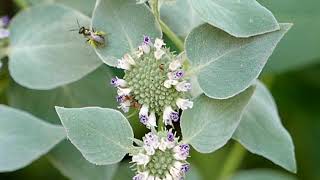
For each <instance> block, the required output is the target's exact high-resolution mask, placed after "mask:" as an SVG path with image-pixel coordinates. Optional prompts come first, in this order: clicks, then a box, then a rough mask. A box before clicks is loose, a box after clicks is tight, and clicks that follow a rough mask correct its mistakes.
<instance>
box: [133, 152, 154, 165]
mask: <svg viewBox="0 0 320 180" xmlns="http://www.w3.org/2000/svg"><path fill="white" fill-rule="evenodd" d="M149 161H150V157H149V156H147V155H145V154H142V153H139V154H137V155H133V156H132V162H135V163H137V165H144V166H145V165H147V164H148V162H149Z"/></svg>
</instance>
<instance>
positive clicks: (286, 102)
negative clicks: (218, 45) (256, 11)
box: [0, 0, 320, 180]
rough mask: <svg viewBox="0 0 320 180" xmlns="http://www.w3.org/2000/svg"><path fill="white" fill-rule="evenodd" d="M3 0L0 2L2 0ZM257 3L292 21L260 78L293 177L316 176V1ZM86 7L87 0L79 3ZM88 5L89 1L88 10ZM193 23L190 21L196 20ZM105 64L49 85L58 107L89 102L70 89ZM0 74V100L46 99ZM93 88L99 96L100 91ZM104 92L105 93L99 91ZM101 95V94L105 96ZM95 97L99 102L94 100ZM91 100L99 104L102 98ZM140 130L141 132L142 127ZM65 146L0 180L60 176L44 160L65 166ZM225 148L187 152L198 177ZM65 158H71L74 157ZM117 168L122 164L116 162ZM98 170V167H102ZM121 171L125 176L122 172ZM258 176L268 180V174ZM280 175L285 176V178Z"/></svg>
mask: <svg viewBox="0 0 320 180" xmlns="http://www.w3.org/2000/svg"><path fill="white" fill-rule="evenodd" d="M3 1H5V3H4V2H3ZM70 2H71V1H70ZM259 2H261V3H262V4H263V5H265V6H266V7H268V8H269V9H270V10H271V11H272V12H273V13H274V14H275V16H276V18H277V19H278V20H279V22H293V23H294V26H293V28H292V30H291V31H289V33H288V35H287V36H286V37H285V38H284V39H283V41H281V42H280V46H279V47H277V48H276V51H275V53H274V54H273V55H272V56H271V59H270V61H269V62H268V63H267V68H266V70H265V73H264V74H263V75H262V76H261V77H260V79H261V80H262V81H263V82H265V83H266V84H267V86H268V88H269V89H270V90H271V92H272V95H273V96H274V99H275V101H276V104H277V106H278V109H279V113H280V115H281V117H282V122H283V123H284V126H285V127H286V128H287V129H288V131H289V132H290V134H291V136H292V138H293V141H294V144H295V148H296V157H297V164H298V173H297V176H298V178H299V179H302V180H309V179H310V180H315V179H320V153H319V152H320V143H319V138H320V131H319V129H320V114H319V107H320V95H319V92H320V80H319V77H320V54H319V52H320V51H319V47H320V39H319V37H320V36H319V35H318V33H319V32H320V24H319V22H320V21H319V18H320V12H319V11H318V9H317V6H316V5H317V4H319V2H318V1H317V0H306V1H292V0H282V1H278V0H268V1H264V0H260V1H259ZM71 3H72V2H71ZM0 4H1V6H0V13H1V14H11V15H13V14H14V13H15V12H16V11H17V10H18V7H17V6H16V5H15V4H14V3H13V2H12V1H7V0H2V1H1V3H0ZM89 6H90V5H88V6H85V7H89ZM92 8H93V6H92V7H91V9H92ZM79 9H83V7H79ZM84 12H85V13H87V14H90V13H88V10H84ZM193 23H195V24H196V22H193ZM21 28H27V27H21ZM105 69H106V68H105V67H102V68H101V69H99V70H97V71H95V72H94V73H91V74H89V75H87V76H86V77H84V78H82V79H81V80H80V81H79V82H76V83H72V84H70V85H68V86H67V87H62V88H58V89H54V90H52V91H54V92H51V93H50V94H51V95H52V94H57V95H56V96H63V97H64V98H63V100H61V106H72V107H76V106H79V107H81V106H85V103H87V104H86V105H90V102H87V101H86V100H83V101H81V97H82V96H84V95H85V94H86V95H88V94H90V93H89V92H78V91H73V90H74V89H79V87H81V81H86V82H90V83H93V84H98V83H97V82H93V79H94V78H90V77H91V76H94V75H95V74H96V73H99V71H104V70H105ZM0 74H1V76H0V77H1V79H0V103H5V104H6V103H10V104H13V105H14V106H15V107H19V108H21V109H25V110H28V107H27V106H23V107H21V106H20V105H19V100H21V99H22V98H25V101H28V99H27V98H28V94H32V93H36V94H39V95H38V96H39V100H37V99H33V100H32V103H35V104H36V103H40V102H41V99H42V98H48V96H47V94H46V92H42V93H39V92H40V91H36V92H32V91H33V90H27V89H24V92H25V94H23V95H22V96H23V97H19V96H18V94H14V92H15V89H17V88H22V87H20V86H19V85H16V84H13V86H11V88H13V89H9V90H8V89H6V87H7V84H8V83H11V84H12V83H13V81H12V80H10V79H9V78H8V75H7V71H6V70H4V71H1V72H0ZM107 78H108V77H106V79H107ZM97 81H99V82H100V83H99V84H100V85H101V84H102V85H103V84H104V83H105V80H97ZM101 82H102V83H101ZM93 86H97V85H93ZM97 89H98V88H97ZM70 91H73V92H77V93H79V94H77V93H76V96H77V97H72V96H71V95H70ZM97 91H98V90H97ZM96 93H99V94H101V95H103V91H99V92H96ZM7 94H9V99H7V98H5V97H6V96H5V95H7ZM72 94H74V93H72ZM20 95H21V94H20ZM104 96H107V95H106V94H104ZM79 97H80V98H79ZM100 97H101V96H100ZM53 98H54V97H53ZM92 98H93V97H92ZM104 98H106V99H107V98H110V97H104ZM74 99H77V101H76V102H75V101H74ZM88 99H91V98H88ZM29 101H31V100H29ZM95 102H99V101H98V100H97V101H95ZM49 103H50V102H49ZM97 105H100V106H102V107H105V106H104V105H103V102H101V104H97ZM41 106H42V105H41ZM41 106H39V108H37V112H35V113H36V114H37V116H39V117H41V115H42V114H43V113H48V112H43V109H41ZM49 111H52V112H51V114H52V116H53V117H47V118H48V119H46V120H48V121H51V122H55V121H56V118H57V117H56V114H55V113H54V110H49ZM131 122H133V121H131ZM134 128H136V129H139V125H134ZM135 131H136V130H135ZM140 131H141V130H140ZM140 133H141V134H143V132H140ZM66 146H68V145H63V144H62V145H61V147H59V146H58V147H57V148H55V149H54V150H52V152H50V154H49V155H47V156H45V157H43V158H41V159H40V160H37V161H35V162H34V163H33V164H32V165H31V166H28V167H26V168H24V169H21V170H18V171H16V172H14V173H4V174H0V179H9V180H10V179H65V178H64V177H63V176H62V175H61V174H60V172H58V171H57V170H56V169H55V168H54V167H52V165H51V164H50V163H49V162H48V161H49V160H50V161H51V162H53V163H54V164H55V165H56V166H57V167H59V164H60V165H61V164H63V165H67V164H65V163H63V160H64V158H61V156H62V155H61V154H62V153H61V152H67V151H62V150H61V149H63V148H65V149H68V150H69V151H70V152H69V153H70V154H74V152H75V151H72V149H71V150H70V148H67V147H66ZM229 150H230V148H229V145H227V146H225V147H224V148H222V149H220V150H218V151H216V152H215V153H212V154H210V155H207V154H200V153H196V152H193V153H192V154H191V156H192V159H191V161H192V163H193V164H194V165H195V167H196V169H197V170H198V172H199V174H200V176H202V177H203V178H205V179H211V178H212V177H214V176H215V175H216V174H218V172H219V170H221V169H222V167H221V161H223V160H224V159H225V158H226V155H227V154H228V152H229ZM67 153H68V152H67ZM77 155H78V156H80V154H75V155H74V156H77ZM70 158H75V159H77V158H76V157H70ZM243 162H244V163H243V164H242V165H241V169H243V170H245V169H251V168H273V169H277V170H278V171H284V170H282V169H281V168H278V167H276V166H275V165H273V164H272V163H271V162H270V161H268V160H266V159H264V158H262V157H260V156H256V155H253V154H249V153H247V155H246V156H245V159H244V161H243ZM80 164H82V162H79V165H80ZM69 168H70V167H69ZM120 168H122V167H121V165H120ZM84 169H88V168H84ZM69 171H70V172H71V173H75V174H76V173H77V172H76V170H74V171H72V170H69ZM101 171H103V167H102V169H101ZM128 173H130V172H128ZM255 173H256V174H257V177H259V179H262V177H264V171H256V172H255ZM88 174H95V172H91V171H89V172H88ZM121 175H123V176H124V177H127V176H125V174H121ZM245 175H246V174H245V173H240V174H239V175H238V177H236V178H235V180H242V179H246V178H245ZM264 178H265V179H270V178H268V177H264ZM282 179H283V180H285V179H286V177H284V178H282Z"/></svg>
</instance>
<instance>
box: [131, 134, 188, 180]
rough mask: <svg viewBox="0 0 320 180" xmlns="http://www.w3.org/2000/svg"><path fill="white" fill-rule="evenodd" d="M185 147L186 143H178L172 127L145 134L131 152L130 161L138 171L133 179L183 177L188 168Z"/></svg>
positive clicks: (173, 179)
mask: <svg viewBox="0 0 320 180" xmlns="http://www.w3.org/2000/svg"><path fill="white" fill-rule="evenodd" d="M187 147H189V146H186V144H179V142H178V138H176V137H175V135H174V134H173V133H172V129H171V130H169V131H160V132H150V133H148V134H146V135H145V137H143V146H142V147H138V149H139V150H138V151H137V152H135V153H134V154H132V162H134V163H135V165H136V167H137V168H136V169H137V171H138V172H137V174H136V175H135V176H134V177H133V179H134V180H140V179H150V178H151V179H157V180H158V179H159V180H161V179H171V180H181V179H183V178H184V177H185V174H186V173H187V172H188V171H189V169H190V165H189V163H188V162H187V161H186V158H187V157H188V156H189V149H188V148H187ZM176 154H178V155H179V156H177V155H176Z"/></svg>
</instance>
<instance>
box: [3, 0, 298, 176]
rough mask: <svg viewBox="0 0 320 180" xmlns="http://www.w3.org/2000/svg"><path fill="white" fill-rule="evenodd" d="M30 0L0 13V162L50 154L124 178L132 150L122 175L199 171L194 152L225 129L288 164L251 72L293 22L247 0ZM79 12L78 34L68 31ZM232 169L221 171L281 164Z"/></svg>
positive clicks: (206, 148)
mask: <svg viewBox="0 0 320 180" xmlns="http://www.w3.org/2000/svg"><path fill="white" fill-rule="evenodd" d="M27 2H29V5H30V7H28V8H27V9H24V10H22V11H21V12H19V13H18V14H17V15H16V16H15V17H14V18H13V19H12V22H11V23H10V26H9V30H8V29H6V27H7V23H2V24H1V23H0V25H1V26H0V27H1V29H0V30H1V31H0V32H2V31H3V32H7V34H4V33H0V37H1V34H3V38H0V39H1V40H0V41H1V42H6V43H4V44H3V45H2V44H1V46H0V52H4V53H3V55H4V56H7V57H8V59H9V60H8V67H7V68H8V69H9V72H10V76H11V77H12V79H13V80H14V81H12V82H11V83H10V84H8V91H7V96H8V106H6V105H1V106H0V115H1V116H0V134H1V136H2V137H3V138H2V140H0V147H1V150H0V172H8V171H14V170H17V169H20V168H23V167H24V166H26V165H28V164H30V163H31V162H33V161H34V160H35V159H37V158H39V157H40V156H42V155H44V154H48V157H49V159H50V161H51V162H52V163H53V165H54V166H56V167H57V168H58V169H59V170H60V171H61V172H62V173H63V174H64V175H65V176H67V177H68V178H70V179H122V174H123V171H126V170H124V168H122V166H123V164H125V163H127V160H129V159H130V161H131V163H132V166H131V170H132V171H133V173H134V175H132V176H131V177H124V178H123V179H128V178H129V179H134V180H161V179H163V180H164V179H165V180H180V179H185V178H186V179H200V176H199V175H194V174H195V173H196V167H193V165H192V163H190V162H191V160H192V155H191V153H190V152H191V151H192V150H194V151H195V153H212V152H215V151H216V150H218V149H220V148H222V147H223V146H224V145H226V144H227V143H228V142H229V141H230V140H231V139H234V140H235V141H237V142H238V143H240V144H241V145H242V146H243V147H245V148H246V149H247V150H248V151H250V152H252V153H254V154H258V155H261V156H263V157H265V158H267V159H269V160H271V161H272V162H274V163H275V164H277V165H279V166H281V167H283V168H285V169H286V170H288V171H290V172H296V162H295V154H294V145H293V142H292V139H291V137H290V135H289V133H288V132H287V131H286V129H285V128H284V127H283V126H282V124H281V120H280V117H279V115H278V112H277V107H276V105H275V103H274V100H273V98H272V96H271V94H270V92H269V91H268V89H267V88H266V86H265V85H264V84H263V83H262V82H261V81H259V80H258V77H259V75H260V73H261V71H262V70H263V68H264V66H265V64H266V62H267V60H268V58H269V57H270V56H271V54H272V52H273V51H274V49H275V48H276V46H277V44H278V43H279V41H280V40H281V39H282V38H283V36H284V35H285V34H286V33H287V31H289V29H290V28H291V26H292V24H290V23H278V22H277V20H276V18H275V17H274V16H273V14H272V13H271V12H270V11H269V10H268V9H266V8H265V7H263V6H262V5H261V4H259V3H258V2H256V1H255V0H246V1H233V0H224V1H218V0H202V1H196V0H185V1H183V0H176V1H173V0H162V1H158V0H149V1H148V0H140V1H134V0H97V1H96V2H94V1H87V0H80V1H67V0H66V1H64V0H57V1H48V2H42V3H41V2H38V1H32V0H29V1H26V3H27ZM33 5H34V6H33ZM2 22H4V19H2ZM77 22H78V23H79V25H80V27H79V28H82V26H83V29H82V30H83V31H80V29H79V33H80V32H81V33H80V34H79V33H77V32H73V31H70V30H73V29H75V28H77V27H78V26H77ZM23 27H29V28H23ZM9 32H10V35H9ZM82 34H83V35H85V37H83V35H82ZM93 36H94V37H93ZM8 37H9V39H7V38H8ZM102 39H103V40H104V41H103V42H102ZM100 40H101V41H100ZM86 41H89V43H87V42H86ZM97 43H98V44H97ZM99 43H100V45H99ZM173 49H175V50H176V51H175V50H173ZM0 55H1V56H0V58H1V57H2V54H0ZM9 106H11V107H9ZM14 108H16V109H14ZM18 109H21V110H18ZM24 111H28V112H29V113H31V114H32V115H31V114H28V113H27V112H24ZM39 119H42V120H44V121H47V122H44V121H41V120H39ZM51 123H54V124H55V125H53V124H51ZM60 123H61V124H60ZM141 125H143V126H141ZM133 127H134V128H133ZM63 129H64V130H63ZM141 130H143V131H147V133H145V134H144V135H143V137H142V139H141V138H139V136H137V134H139V132H141ZM135 134H136V136H135ZM65 138H67V139H68V140H69V141H67V140H64V139H65ZM2 147H3V148H2ZM19 147H23V148H19ZM233 147H234V148H233V149H234V152H237V151H238V150H239V149H241V146H240V145H239V144H237V143H234V146H233ZM50 150H51V151H50ZM49 151H50V152H49ZM230 158H233V154H231V155H230ZM227 163H228V161H227ZM119 164H121V167H119V171H120V173H116V169H118V165H119ZM235 164H236V163H235ZM233 165H234V164H226V166H231V167H232V166H233ZM234 166H236V165H234ZM79 169H82V170H79ZM125 169H127V170H128V169H129V168H125ZM235 169H236V167H235V168H231V170H226V171H222V172H221V173H220V174H219V175H218V177H217V179H219V180H224V179H235V180H237V179H241V178H243V177H251V178H252V179H255V178H256V179H257V177H265V176H267V177H268V176H270V177H272V178H279V177H281V176H282V175H279V174H277V173H272V172H267V171H261V172H260V171H248V172H241V173H235V172H234V171H235ZM266 174H267V175H266ZM290 179H291V177H290Z"/></svg>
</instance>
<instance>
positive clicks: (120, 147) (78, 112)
mask: <svg viewBox="0 0 320 180" xmlns="http://www.w3.org/2000/svg"><path fill="white" fill-rule="evenodd" d="M56 111H57V113H58V115H59V117H60V120H61V122H62V124H63V126H64V128H65V129H66V131H67V136H68V138H69V139H70V141H71V142H72V144H73V145H75V146H76V147H77V149H78V150H79V151H80V152H81V153H82V155H83V156H84V157H85V158H86V159H87V160H88V161H89V162H91V163H93V164H96V165H107V164H115V163H117V162H120V161H121V159H122V158H123V157H124V156H125V155H126V154H127V153H128V152H129V149H130V148H131V146H132V143H133V142H132V139H133V131H132V128H131V126H130V124H129V122H128V120H127V119H126V118H125V117H124V116H123V115H122V114H121V113H120V112H119V111H116V110H113V109H107V108H99V107H86V108H62V107H56Z"/></svg>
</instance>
